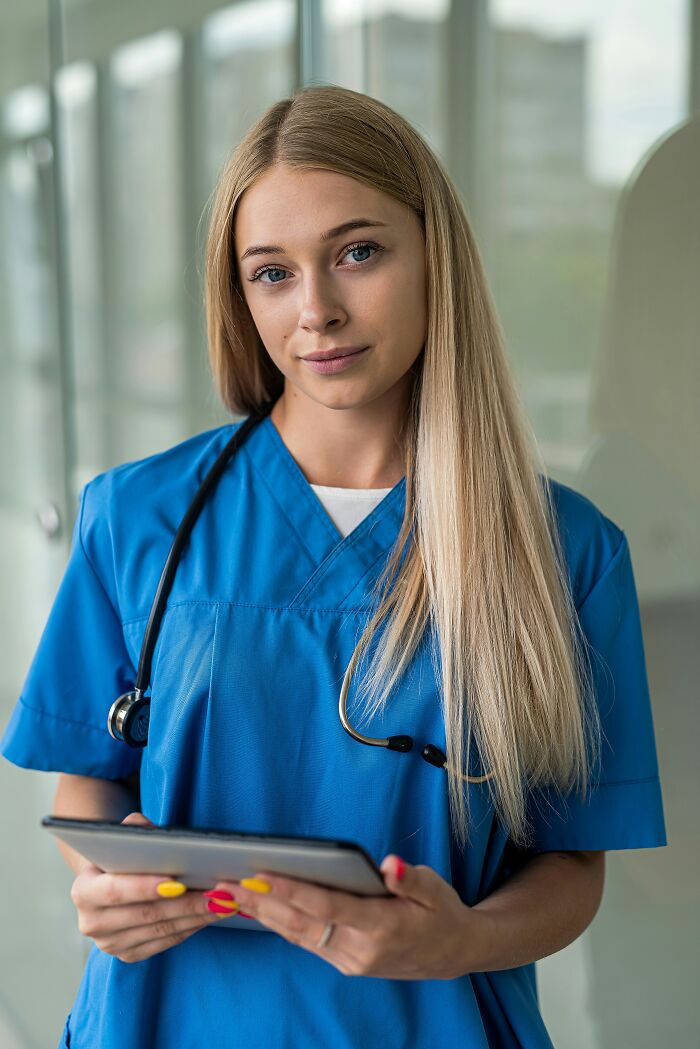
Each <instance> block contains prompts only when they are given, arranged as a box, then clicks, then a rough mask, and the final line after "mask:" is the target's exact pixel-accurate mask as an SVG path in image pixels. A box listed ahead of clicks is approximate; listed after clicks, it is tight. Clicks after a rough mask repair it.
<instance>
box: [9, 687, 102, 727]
mask: <svg viewBox="0 0 700 1049" xmlns="http://www.w3.org/2000/svg"><path fill="white" fill-rule="evenodd" d="M19 702H20V703H21V704H22V706H23V707H24V708H25V709H26V710H31V712H32V714H38V715H39V717H41V718H51V720H52V721H65V722H66V724H68V725H79V726H80V728H87V729H89V730H90V731H91V732H99V733H100V735H101V736H102V735H104V729H103V728H98V727H97V726H96V725H91V724H90V722H89V721H76V720H75V719H74V718H66V717H63V715H61V714H51V713H50V712H49V711H48V710H42V709H41V708H40V707H33V706H32V705H31V704H30V703H27V701H26V699H24V697H23V696H20V697H19Z"/></svg>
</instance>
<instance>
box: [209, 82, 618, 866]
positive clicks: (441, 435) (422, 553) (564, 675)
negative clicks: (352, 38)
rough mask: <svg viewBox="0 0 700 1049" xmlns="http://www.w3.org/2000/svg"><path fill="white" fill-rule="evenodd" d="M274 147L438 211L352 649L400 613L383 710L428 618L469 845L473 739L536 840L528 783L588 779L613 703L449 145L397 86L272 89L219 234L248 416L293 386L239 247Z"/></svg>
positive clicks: (496, 793)
mask: <svg viewBox="0 0 700 1049" xmlns="http://www.w3.org/2000/svg"><path fill="white" fill-rule="evenodd" d="M275 163H284V164H286V165H289V166H291V167H294V168H298V169H304V168H307V169H308V168H315V169H319V168H321V169H326V170H329V171H334V172H339V173H341V174H343V175H348V176H351V177H352V178H355V179H358V180H359V181H360V182H363V183H365V184H367V185H369V186H372V187H374V188H375V189H380V190H382V191H383V192H384V193H386V194H388V195H389V196H390V197H393V198H394V199H395V200H397V201H399V202H401V203H402V204H405V205H407V206H408V207H410V208H411V209H412V210H413V211H414V213H415V214H416V215H417V216H418V218H419V219H420V222H421V225H422V228H423V232H424V238H425V253H426V293H427V318H428V319H427V332H426V340H425V347H424V350H423V352H422V354H421V356H420V357H419V359H418V362H417V367H416V370H415V379H414V383H413V387H412V394H411V400H410V406H409V409H408V411H407V413H406V417H405V419H404V422H403V430H402V438H403V441H404V447H405V465H406V508H405V515H404V519H403V523H402V526H401V530H400V532H399V535H398V537H397V540H396V543H395V545H394V547H393V549H392V551H391V552H390V555H389V557H388V559H387V563H386V565H385V567H384V570H383V572H382V574H381V577H380V579H379V580H378V581H377V584H376V588H375V591H374V596H376V598H377V600H376V603H375V604H374V606H373V609H374V610H373V614H372V615H371V616H370V617H369V619H368V622H367V624H366V626H365V629H364V632H363V634H362V637H361V638H360V641H359V644H358V647H357V649H356V652H355V654H354V658H355V659H356V660H357V661H361V660H362V658H363V657H364V656H365V655H366V654H367V652H368V649H369V646H370V643H371V641H372V638H373V635H374V633H375V631H376V630H377V629H378V628H379V627H380V625H382V624H384V633H383V636H382V644H381V645H380V646H377V652H376V655H375V657H374V659H373V660H372V662H371V664H370V666H369V669H368V672H367V676H366V678H363V680H362V682H361V686H360V688H359V690H358V696H361V697H362V698H363V700H364V705H363V709H362V718H363V719H367V720H368V719H369V718H371V717H372V716H373V715H374V714H376V713H377V712H378V711H380V710H381V709H383V707H384V704H385V703H386V700H387V698H388V696H389V693H390V692H391V689H392V688H393V686H394V685H395V683H396V681H397V680H398V679H399V678H400V676H401V675H402V673H403V672H404V670H405V669H406V668H407V666H408V665H409V662H410V660H411V658H412V656H413V654H414V652H415V650H416V648H417V646H418V644H419V643H420V641H421V638H422V636H423V635H424V632H425V631H426V630H427V631H429V634H430V636H431V655H432V660H433V666H434V669H435V673H436V679H437V681H438V687H439V695H440V703H441V709H442V715H443V718H444V724H445V738H446V755H447V775H448V789H449V811H450V818H451V824H452V829H453V833H454V836H455V838H456V840H457V842H458V844H459V846H460V847H464V845H465V843H466V842H467V841H468V840H469V789H468V788H467V787H465V780H466V781H468V778H469V777H468V776H467V772H468V770H469V754H470V748H471V745H472V737H473V739H474V742H475V743H476V746H477V748H478V753H479V756H480V759H481V764H482V767H483V770H484V771H485V772H486V777H475V779H476V780H477V781H482V782H484V783H485V784H486V787H487V789H488V791H489V794H490V798H491V801H492V803H493V806H494V809H495V812H496V815H497V817H498V818H499V819H500V821H501V823H502V824H503V825H504V827H505V828H506V829H507V831H508V833H509V835H510V837H511V839H512V841H513V843H514V844H515V845H516V846H521V847H527V846H528V844H529V843H530V841H531V827H530V824H529V820H528V817H527V809H526V805H527V791H528V789H530V788H534V787H546V786H552V787H554V788H555V789H556V790H558V791H560V792H568V791H570V790H572V789H573V788H574V787H575V786H579V787H580V789H581V792H582V793H585V790H586V787H587V786H588V784H589V778H590V772H591V765H595V764H597V762H598V759H599V747H600V741H599V739H600V719H599V714H598V710H597V704H596V701H595V693H594V689H593V685H592V679H591V674H590V664H589V663H588V659H587V655H586V649H585V637H584V635H583V632H582V631H581V629H580V625H579V623H578V617H577V614H576V609H575V606H574V603H573V599H572V596H571V593H570V589H569V583H568V579H567V572H566V567H565V559H564V555H563V550H562V546H561V542H560V538H559V535H558V530H557V525H556V514H555V510H554V507H553V502H552V496H551V492H550V486H549V484H548V482H547V480H546V476H545V471H544V466H543V463H542V460H541V458H540V455H539V452H538V449H537V444H536V441H535V438H534V435H533V433H532V430H531V427H530V424H529V422H528V419H527V417H526V415H525V413H524V411H523V409H522V407H521V404H520V400H519V397H518V394H517V391H516V387H515V384H514V381H513V378H512V374H511V370H510V366H509V364H508V361H507V358H506V355H505V351H504V340H503V336H502V332H501V329H500V325H499V322H498V319H497V316H496V311H495V307H494V304H493V301H492V299H491V295H490V291H489V289H488V286H487V282H486V278H485V275H484V271H483V267H482V263H481V259H480V256H479V252H478V250H477V246H476V242H475V240H474V235H473V233H472V230H471V227H470V225H469V221H468V219H467V216H466V214H465V211H464V208H463V205H462V203H461V201H460V199H459V196H458V194H457V191H456V189H455V187H454V185H453V183H452V182H451V180H450V178H449V176H448V175H447V173H446V172H445V170H444V168H443V167H442V165H441V163H440V161H439V159H438V158H437V157H436V156H435V155H434V154H433V152H432V151H431V150H430V148H429V147H428V145H427V144H426V142H425V141H424V140H423V139H422V137H421V136H420V135H419V134H418V133H417V132H416V131H415V130H414V128H412V127H411V125H410V124H409V123H408V122H407V121H406V120H405V119H403V118H402V117H401V116H400V115H398V114H397V113H395V112H394V111H393V110H392V109H390V108H389V107H388V106H386V105H384V104H383V103H381V102H379V101H377V100H376V99H374V98H370V97H368V96H366V95H362V94H359V93H357V92H355V91H350V90H346V89H344V88H340V87H335V86H320V87H317V86H314V87H310V88H306V89H303V90H300V91H298V92H296V93H295V94H294V95H293V96H292V97H291V98H288V99H284V100H282V101H280V102H277V103H275V104H274V105H273V106H271V107H270V108H269V109H268V110H267V112H265V113H264V114H263V116H262V117H261V118H260V119H259V120H258V121H257V122H256V124H255V125H254V126H253V127H252V128H251V129H250V130H249V131H248V133H247V134H246V136H245V137H244V138H243V139H242V141H241V142H240V143H239V145H238V146H237V147H236V149H235V150H234V152H233V154H232V155H231V157H230V159H229V161H228V163H227V165H226V166H225V168H224V170H223V172H222V174H221V176H220V178H219V181H218V184H217V187H216V189H215V193H214V198H213V205H212V210H211V219H210V226H209V234H208V241H207V251H206V264H205V304H206V315H207V327H208V338H209V353H210V359H211V365H212V368H213V372H214V376H215V380H216V383H217V386H218V389H219V392H220V395H221V397H222V399H223V401H224V403H225V404H226V405H227V407H228V408H229V409H230V410H231V412H233V413H234V414H243V415H246V414H250V413H251V412H256V411H258V410H259V409H260V408H261V407H262V406H263V404H265V402H269V401H271V400H275V399H277V397H279V396H280V394H281V393H282V391H283V389H284V377H283V376H282V374H281V372H280V371H279V369H278V368H277V367H276V366H275V365H274V364H273V363H272V360H271V358H270V356H269V354H268V353H267V351H266V350H265V347H264V346H263V344H262V342H261V340H260V337H259V335H258V333H257V330H256V328H255V326H254V324H253V321H252V318H251V315H250V312H249V310H248V307H247V305H246V303H245V300H244V297H243V293H242V290H241V287H240V283H239V278H238V274H237V267H236V263H235V258H236V256H235V247H234V216H235V211H236V206H237V203H238V201H239V200H240V198H241V195H242V194H243V193H244V192H245V190H246V189H248V188H249V187H250V186H251V185H253V183H254V182H255V180H256V178H258V176H260V175H261V174H262V173H263V172H264V171H266V170H267V169H268V168H269V167H270V166H271V165H273V164H275ZM589 744H590V747H591V754H590V756H589V754H588V753H587V747H588V745H589ZM436 775H438V773H437V772H436Z"/></svg>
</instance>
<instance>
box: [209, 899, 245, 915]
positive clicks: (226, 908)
mask: <svg viewBox="0 0 700 1049" xmlns="http://www.w3.org/2000/svg"><path fill="white" fill-rule="evenodd" d="M207 907H208V908H209V910H210V911H211V912H212V914H235V913H236V911H237V910H238V904H237V903H233V902H231V903H228V902H224V903H217V902H216V900H207Z"/></svg>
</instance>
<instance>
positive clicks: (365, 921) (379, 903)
mask: <svg viewBox="0 0 700 1049" xmlns="http://www.w3.org/2000/svg"><path fill="white" fill-rule="evenodd" d="M247 880H248V879H246V881H247ZM252 881H257V882H263V883H267V884H268V885H269V886H270V891H269V892H266V893H260V892H255V891H253V890H252V889H249V888H246V886H245V885H243V884H242V883H241V882H233V883H230V884H226V883H224V882H219V883H217V885H216V888H217V889H219V888H225V889H227V890H228V891H229V892H231V893H232V895H233V898H234V899H235V900H236V902H237V903H240V905H241V910H244V911H246V913H247V914H252V915H253V916H257V915H258V914H261V915H265V916H266V917H269V918H271V919H274V920H275V921H277V922H280V923H282V924H287V925H289V924H290V921H291V922H293V921H294V912H300V913H301V914H303V915H304V917H305V918H307V919H311V921H312V922H314V923H315V924H316V925H318V924H319V923H320V924H321V928H323V926H324V925H325V924H326V922H330V921H332V922H334V923H335V924H336V925H345V926H350V927H352V928H354V929H364V930H370V929H374V928H375V927H376V925H377V923H378V922H379V921H381V919H382V917H383V914H384V908H385V907H386V904H387V903H388V902H390V901H388V900H386V899H377V898H373V897H371V896H354V895H353V894H351V893H348V892H341V891H340V890H339V889H326V888H324V887H323V886H320V885H314V884H312V883H311V882H308V881H300V880H299V879H297V878H283V877H281V876H280V875H276V874H267V873H263V874H256V876H255V878H254V879H252ZM285 916H286V917H285Z"/></svg>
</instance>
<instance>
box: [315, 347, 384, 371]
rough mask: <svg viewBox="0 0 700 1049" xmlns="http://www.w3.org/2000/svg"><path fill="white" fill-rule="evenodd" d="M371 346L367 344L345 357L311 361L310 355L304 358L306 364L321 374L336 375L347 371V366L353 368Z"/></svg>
mask: <svg viewBox="0 0 700 1049" xmlns="http://www.w3.org/2000/svg"><path fill="white" fill-rule="evenodd" d="M371 348H372V347H371V346H366V347H365V348H364V349H363V350H358V351H357V353H348V354H346V355H345V356H344V357H331V358H330V359H329V360H325V361H311V360H309V358H308V357H306V358H303V360H304V364H305V365H306V366H307V367H308V368H312V369H313V370H314V371H315V372H319V374H321V375H334V374H335V373H336V372H341V371H345V369H346V368H351V367H352V366H353V364H355V362H356V361H359V360H361V358H363V357H364V356H365V354H366V353H368V352H369V350H370V349H371Z"/></svg>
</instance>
